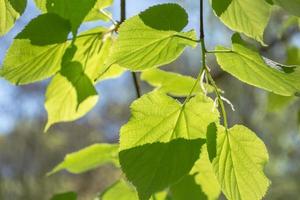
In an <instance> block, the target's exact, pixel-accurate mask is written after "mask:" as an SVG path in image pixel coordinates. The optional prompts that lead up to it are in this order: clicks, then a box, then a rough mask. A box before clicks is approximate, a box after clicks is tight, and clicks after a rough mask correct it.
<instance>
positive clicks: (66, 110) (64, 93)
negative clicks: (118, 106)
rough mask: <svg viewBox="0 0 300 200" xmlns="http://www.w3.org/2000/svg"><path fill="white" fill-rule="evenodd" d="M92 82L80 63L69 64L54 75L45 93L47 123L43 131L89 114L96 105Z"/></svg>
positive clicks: (96, 96)
mask: <svg viewBox="0 0 300 200" xmlns="http://www.w3.org/2000/svg"><path fill="white" fill-rule="evenodd" d="M97 101H98V94H97V91H96V89H95V88H94V85H93V82H92V81H91V80H90V78H89V77H88V76H87V75H86V74H85V73H84V70H83V67H82V65H81V63H79V62H77V61H73V62H69V63H67V64H66V66H63V67H62V70H61V72H60V73H58V74H57V75H55V76H54V77H53V79H52V81H51V82H50V84H49V86H48V88H47V91H46V100H45V108H46V110H47V112H48V121H47V124H46V127H45V131H47V130H48V129H49V127H50V126H51V125H52V124H54V123H57V122H66V121H73V120H75V119H78V118H80V117H82V116H83V115H85V114H86V113H87V112H89V111H90V110H91V109H92V108H93V107H94V106H95V105H96V103H97Z"/></svg>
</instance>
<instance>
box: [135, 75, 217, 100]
mask: <svg viewBox="0 0 300 200" xmlns="http://www.w3.org/2000/svg"><path fill="white" fill-rule="evenodd" d="M141 79H142V80H144V81H147V82H148V83H149V84H150V85H152V86H154V87H157V88H158V89H159V90H160V91H162V92H166V93H168V94H170V95H173V96H188V95H189V93H190V92H191V89H192V88H193V86H194V84H195V82H196V79H194V78H192V77H190V76H183V75H181V74H178V73H174V72H166V71H163V70H160V69H149V70H146V71H143V73H142V75H141ZM203 87H204V88H205V89H206V90H207V91H208V92H212V91H213V88H212V87H211V86H210V85H208V84H204V85H203ZM198 92H203V91H202V89H201V87H200V84H198V85H197V86H196V89H195V91H194V92H193V94H196V93H198Z"/></svg>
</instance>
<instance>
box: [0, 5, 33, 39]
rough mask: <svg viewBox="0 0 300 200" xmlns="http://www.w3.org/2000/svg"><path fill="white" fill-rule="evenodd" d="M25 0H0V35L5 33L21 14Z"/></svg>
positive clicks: (24, 6)
mask: <svg viewBox="0 0 300 200" xmlns="http://www.w3.org/2000/svg"><path fill="white" fill-rule="evenodd" d="M26 4H27V0H0V36H2V35H4V34H6V33H7V32H8V31H9V30H10V29H11V28H12V27H13V25H14V24H15V21H16V20H17V19H18V18H19V17H20V15H22V14H23V12H24V10H25V8H26Z"/></svg>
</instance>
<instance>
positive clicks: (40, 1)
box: [34, 0, 47, 13]
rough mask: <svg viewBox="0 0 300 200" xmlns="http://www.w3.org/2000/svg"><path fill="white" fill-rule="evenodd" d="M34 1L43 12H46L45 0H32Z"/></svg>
mask: <svg viewBox="0 0 300 200" xmlns="http://www.w3.org/2000/svg"><path fill="white" fill-rule="evenodd" d="M34 2H35V5H36V6H37V7H38V8H39V9H40V10H41V11H42V12H43V13H44V12H47V0H34Z"/></svg>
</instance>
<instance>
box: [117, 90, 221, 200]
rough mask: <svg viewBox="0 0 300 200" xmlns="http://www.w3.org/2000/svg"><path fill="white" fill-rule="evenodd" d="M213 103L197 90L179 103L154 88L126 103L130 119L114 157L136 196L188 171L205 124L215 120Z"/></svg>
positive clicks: (147, 194) (148, 193) (160, 187)
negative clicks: (117, 158)
mask: <svg viewBox="0 0 300 200" xmlns="http://www.w3.org/2000/svg"><path fill="white" fill-rule="evenodd" d="M213 104H214V103H213V101H212V100H211V99H209V98H208V97H206V96H204V95H203V94H201V93H199V94H198V95H196V96H195V97H194V98H192V99H191V100H190V101H189V102H187V103H186V104H184V105H182V104H180V103H179V102H178V101H176V100H174V99H172V98H171V97H169V96H167V95H165V94H163V93H161V92H159V91H155V92H151V93H149V94H146V95H144V96H143V97H141V98H140V99H138V100H136V101H135V102H134V103H133V104H132V105H131V111H132V117H131V119H130V121H129V122H128V123H127V124H126V125H124V126H123V127H122V128H121V135H120V153H119V159H120V164H121V167H122V170H123V171H124V173H125V174H126V176H127V178H128V180H129V181H131V182H132V183H133V184H134V185H135V186H136V187H137V191H138V194H139V197H140V199H142V200H144V199H149V197H150V196H151V194H153V193H155V192H157V191H161V190H163V189H165V188H166V187H168V186H169V185H171V184H173V183H175V182H176V181H178V180H179V179H180V178H181V177H183V176H184V175H186V174H188V173H189V171H190V170H191V168H192V166H193V165H194V162H195V161H196V160H197V159H198V157H199V153H200V148H201V146H202V144H203V143H204V138H205V137H206V129H207V126H208V124H210V123H211V122H215V121H218V119H219V114H218V112H217V111H216V110H215V111H212V108H213Z"/></svg>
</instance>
